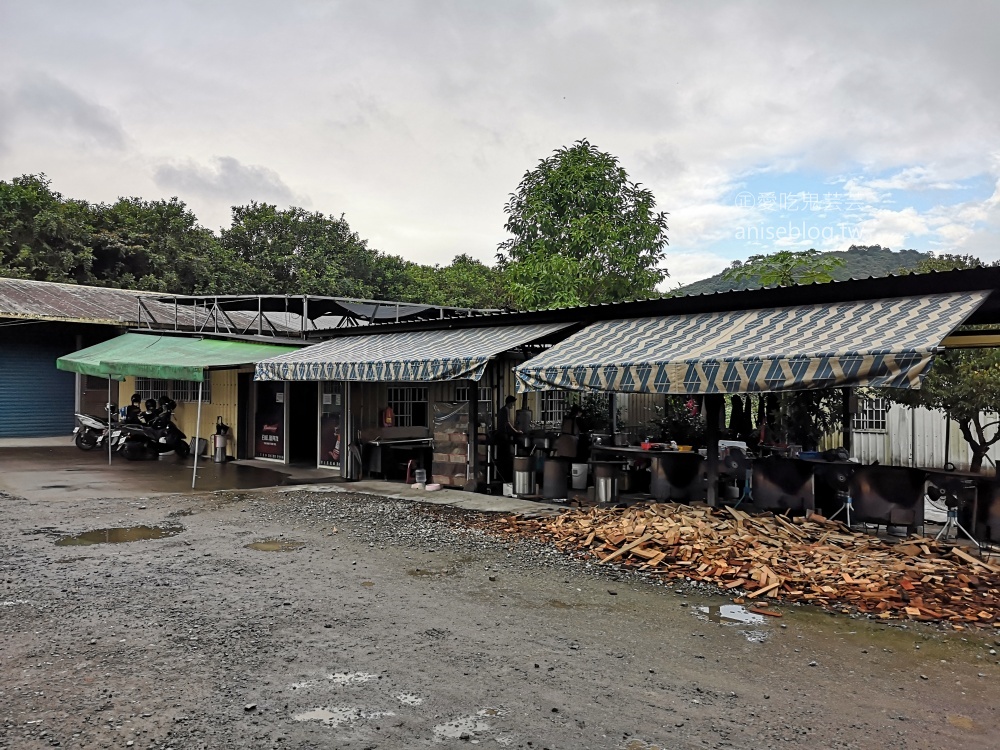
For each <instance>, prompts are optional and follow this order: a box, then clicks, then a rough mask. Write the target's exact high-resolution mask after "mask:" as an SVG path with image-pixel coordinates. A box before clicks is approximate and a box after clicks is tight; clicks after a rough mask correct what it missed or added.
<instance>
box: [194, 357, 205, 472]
mask: <svg viewBox="0 0 1000 750" xmlns="http://www.w3.org/2000/svg"><path fill="white" fill-rule="evenodd" d="M204 377H205V375H204V373H202V378H204ZM204 386H205V381H204V380H199V381H198V416H197V417H196V421H195V423H194V470H193V471H192V472H191V489H192V490H193V489H194V483H195V482H196V481H197V480H198V451H199V449H200V448H201V393H202V388H204Z"/></svg>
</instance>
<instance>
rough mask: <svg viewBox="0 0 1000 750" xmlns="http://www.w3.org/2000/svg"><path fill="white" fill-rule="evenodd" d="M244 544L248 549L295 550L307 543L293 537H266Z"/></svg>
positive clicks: (262, 550) (260, 550)
mask: <svg viewBox="0 0 1000 750" xmlns="http://www.w3.org/2000/svg"><path fill="white" fill-rule="evenodd" d="M244 546H245V547H246V548H247V549H255V550H257V551H258V552H293V551H295V550H297V549H302V548H303V547H305V546H306V543H305V542H296V541H293V540H291V539H264V540H262V541H259V542H253V543H252V544H246V545H244Z"/></svg>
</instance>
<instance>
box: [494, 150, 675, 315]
mask: <svg viewBox="0 0 1000 750" xmlns="http://www.w3.org/2000/svg"><path fill="white" fill-rule="evenodd" d="M655 207H656V202H655V199H654V198H653V194H652V192H650V191H649V190H647V189H644V188H642V187H640V186H639V185H638V184H636V183H634V182H632V181H631V180H629V177H628V174H627V173H626V171H625V170H624V169H623V168H622V167H621V166H620V165H619V164H618V160H617V159H616V158H615V157H614V156H612V155H611V154H607V153H604V152H602V151H599V150H598V149H597V148H596V147H595V146H593V145H592V144H591V143H589V142H588V141H586V140H580V141H577V142H576V143H574V144H573V145H572V146H570V147H568V148H561V149H558V150H557V151H556V152H555V153H554V154H553V155H552V156H550V157H549V158H547V159H542V160H541V162H539V164H538V166H537V167H536V168H535V169H533V170H531V171H530V172H527V173H526V174H525V175H524V178H523V179H522V180H521V184H520V185H519V186H518V188H517V191H516V192H514V193H513V194H511V196H510V200H509V201H508V202H507V205H506V206H505V207H504V212H505V213H506V214H507V223H506V225H505V229H506V230H507V232H509V233H510V235H511V237H510V238H509V239H507V240H505V241H504V242H502V243H501V244H500V246H499V248H498V252H497V260H498V267H499V269H500V270H501V272H502V273H503V274H504V279H505V284H506V286H507V290H508V292H509V294H510V297H511V301H512V302H513V304H514V305H515V306H516V307H520V308H545V307H560V306H565V305H578V304H591V303H598V302H617V301H622V300H629V299H635V298H639V297H649V296H652V295H654V294H656V285H657V284H659V283H660V282H662V281H663V280H664V279H665V278H666V276H667V272H666V270H665V269H664V268H662V267H661V264H662V262H663V260H664V248H665V246H666V244H667V215H666V213H665V212H662V211H661V212H657V211H656V210H655Z"/></svg>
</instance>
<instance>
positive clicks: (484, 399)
mask: <svg viewBox="0 0 1000 750" xmlns="http://www.w3.org/2000/svg"><path fill="white" fill-rule="evenodd" d="M455 400H456V401H468V400H469V386H467V385H460V386H457V387H456V388H455ZM479 403H481V404H482V403H487V404H489V403H493V389H492V388H490V387H489V386H488V385H481V386H479Z"/></svg>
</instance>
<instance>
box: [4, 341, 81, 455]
mask: <svg viewBox="0 0 1000 750" xmlns="http://www.w3.org/2000/svg"><path fill="white" fill-rule="evenodd" d="M63 354H66V347H65V346H58V345H57V346H53V345H51V344H33V343H25V342H18V343H16V344H4V345H3V346H0V437H51V436H57V435H69V434H70V433H72V432H73V409H74V407H75V404H76V397H75V394H74V390H75V388H76V378H75V376H74V375H73V373H71V372H63V371H61V370H57V369H56V359H57V358H58V357H60V356H62V355H63Z"/></svg>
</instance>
